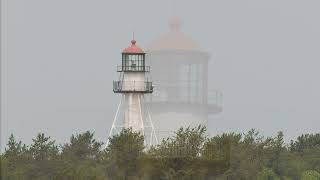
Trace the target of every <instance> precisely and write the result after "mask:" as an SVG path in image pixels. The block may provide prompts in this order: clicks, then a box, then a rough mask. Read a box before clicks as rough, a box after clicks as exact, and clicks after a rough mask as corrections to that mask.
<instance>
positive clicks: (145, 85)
mask: <svg viewBox="0 0 320 180" xmlns="http://www.w3.org/2000/svg"><path fill="white" fill-rule="evenodd" d="M113 92H115V93H152V92H153V86H152V82H149V81H113Z"/></svg>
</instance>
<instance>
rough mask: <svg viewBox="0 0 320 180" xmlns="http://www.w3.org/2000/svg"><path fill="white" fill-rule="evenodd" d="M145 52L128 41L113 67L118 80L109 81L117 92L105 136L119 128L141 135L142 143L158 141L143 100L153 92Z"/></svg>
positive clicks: (134, 42) (112, 133)
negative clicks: (143, 140) (115, 108)
mask: <svg viewBox="0 0 320 180" xmlns="http://www.w3.org/2000/svg"><path fill="white" fill-rule="evenodd" d="M145 55H146V53H145V52H144V51H143V49H141V48H140V47H138V46H137V45H136V41H135V40H132V41H131V46H130V47H128V48H126V49H124V50H123V52H122V64H121V66H118V67H117V72H119V80H118V81H114V82H113V92H114V93H120V94H121V100H120V103H119V105H118V108H117V112H116V115H115V117H114V120H113V123H112V127H111V130H110V134H109V137H111V136H112V135H114V134H116V133H119V132H120V131H121V129H122V128H132V130H133V131H136V132H140V133H141V134H142V135H144V138H145V145H146V146H150V145H154V144H157V143H158V139H157V137H156V134H155V131H154V127H153V123H152V120H151V116H150V114H149V110H148V106H146V105H145V103H144V99H145V95H146V94H151V93H152V92H153V86H152V81H151V78H150V66H146V65H145Z"/></svg>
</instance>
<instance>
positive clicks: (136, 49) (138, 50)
mask: <svg viewBox="0 0 320 180" xmlns="http://www.w3.org/2000/svg"><path fill="white" fill-rule="evenodd" d="M136 43H137V41H136V40H132V41H131V46H130V47H127V48H125V49H124V50H123V51H122V53H133V54H135V53H138V54H143V53H144V51H143V50H142V49H141V48H140V47H139V46H137V45H136Z"/></svg>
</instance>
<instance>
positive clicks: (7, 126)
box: [1, 0, 320, 150]
mask: <svg viewBox="0 0 320 180" xmlns="http://www.w3.org/2000/svg"><path fill="white" fill-rule="evenodd" d="M319 6H320V2H319V1H318V0H306V1H298V0H280V1H279V0H269V1H256V0H243V1H238V0H232V1H212V0H200V1H196V0H176V1H173V0H165V1H156V0H136V1H130V0H120V1H111V0H92V1H85V0H68V1H65V0H51V1H43V0H28V1H24V0H4V1H2V7H1V33H2V34H1V63H2V64H1V92H2V94H1V95H2V96H1V149H2V150H3V148H4V144H5V143H6V141H7V139H8V137H9V135H10V134H11V133H13V134H14V135H15V136H16V137H17V139H18V140H22V141H23V142H24V143H27V144H29V143H31V141H32V138H33V137H34V136H35V135H36V134H37V133H38V132H44V133H46V134H47V135H50V136H51V137H53V138H54V139H56V140H57V142H58V143H64V142H67V141H68V140H69V137H70V136H71V134H76V133H81V132H83V131H86V130H90V131H94V132H95V135H96V137H97V138H98V139H99V140H101V141H104V142H105V141H106V139H107V135H108V132H109V130H110V128H111V127H110V126H111V123H112V120H113V117H114V114H115V112H116V108H117V104H118V103H119V100H120V96H119V95H116V94H114V93H113V92H112V81H113V80H117V78H118V74H117V72H116V66H117V65H120V64H121V51H122V49H124V48H126V47H127V46H129V45H130V41H131V39H132V33H133V32H135V39H136V40H137V44H138V45H139V46H140V47H142V48H146V49H147V47H148V46H149V45H150V44H152V42H153V41H154V40H155V39H158V38H161V37H162V35H163V34H165V33H167V32H169V31H170V28H169V25H168V24H169V20H170V19H171V17H173V16H175V17H176V16H179V17H180V18H181V20H182V22H183V23H182V26H181V31H182V32H183V33H184V34H185V35H186V36H187V37H189V38H191V39H193V40H194V41H195V42H197V44H198V45H199V48H200V49H201V50H203V51H205V52H207V53H208V54H209V57H210V59H209V64H208V89H209V90H210V89H218V90H219V91H220V92H222V93H223V103H222V104H223V111H222V112H221V113H217V114H215V115H210V117H209V119H208V129H209V132H210V133H211V134H216V133H221V132H230V131H236V132H245V131H247V130H249V129H251V128H256V129H258V130H259V131H260V132H261V133H262V134H264V135H265V136H269V135H274V134H275V133H276V132H277V131H280V130H282V131H284V133H285V136H286V139H287V140H288V139H291V138H294V137H296V136H298V135H300V134H301V133H312V132H319V129H320V121H319V119H320V115H319V102H320V94H319V92H320V84H319V77H320V71H319V67H320V54H319V49H320V23H319V22H320V21H319V17H320V11H319ZM147 61H148V59H147ZM164 62H167V61H164ZM165 66H168V67H170V62H167V64H162V67H165ZM152 68H153V69H156V68H157V67H152ZM151 74H152V72H151Z"/></svg>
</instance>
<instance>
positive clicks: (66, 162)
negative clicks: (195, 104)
mask: <svg viewBox="0 0 320 180" xmlns="http://www.w3.org/2000/svg"><path fill="white" fill-rule="evenodd" d="M144 144H145V143H144V136H143V135H142V134H140V133H138V132H134V131H132V129H123V130H122V131H121V132H120V133H119V134H117V135H114V136H113V137H110V138H109V143H108V145H107V147H104V146H103V143H102V142H99V141H97V140H96V139H95V138H94V133H92V132H89V131H87V132H84V133H81V134H76V135H72V136H71V137H70V141H69V142H68V143H65V144H63V145H57V143H56V142H55V141H54V140H53V139H52V138H51V137H50V136H46V135H45V134H44V133H39V134H38V135H37V136H36V137H35V138H34V139H32V144H30V145H26V144H23V143H22V142H21V141H17V140H16V139H15V137H14V136H13V135H11V136H10V138H9V140H8V143H7V146H6V148H5V151H4V152H3V153H2V154H1V155H0V158H1V180H2V179H3V180H25V179H26V180H114V179H115V180H131V179H132V180H149V179H152V180H157V179H159V180H202V179H203V180H207V179H208V180H210V179H213V180H320V134H319V133H317V134H303V135H301V136H299V137H298V138H296V139H295V140H291V142H290V143H289V144H286V143H285V142H284V134H283V133H282V132H279V133H278V134H277V135H276V136H274V137H266V138H265V137H263V136H261V135H260V133H259V132H258V131H256V130H254V129H252V130H250V131H248V132H246V133H223V134H220V135H215V136H213V137H210V136H208V134H207V130H206V128H205V127H203V126H198V127H194V128H180V129H179V130H178V131H177V132H176V133H175V135H174V136H172V137H168V138H166V139H162V141H161V142H160V143H159V145H156V146H153V147H145V146H144Z"/></svg>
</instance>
